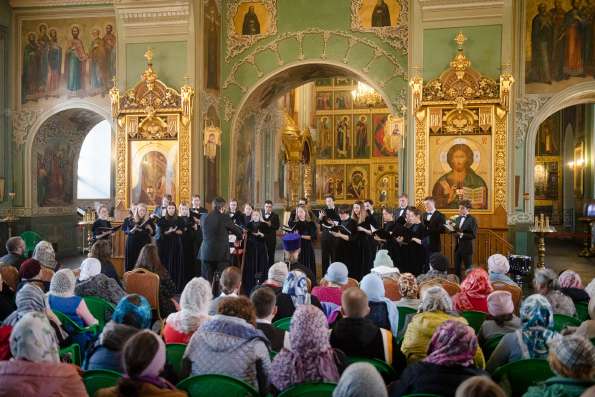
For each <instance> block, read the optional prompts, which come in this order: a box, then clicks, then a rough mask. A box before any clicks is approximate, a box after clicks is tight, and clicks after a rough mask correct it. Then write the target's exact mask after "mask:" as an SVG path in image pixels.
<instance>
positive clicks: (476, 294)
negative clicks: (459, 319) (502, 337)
mask: <svg viewBox="0 0 595 397" xmlns="http://www.w3.org/2000/svg"><path fill="white" fill-rule="evenodd" d="M492 291H493V289H492V285H491V284H490V281H489V279H488V274H487V273H486V271H485V270H483V269H482V268H480V267H476V268H475V269H473V270H471V271H470V272H469V274H467V277H465V279H464V280H463V282H462V283H461V291H460V292H458V293H457V294H456V295H455V296H453V297H452V301H453V303H454V307H455V310H458V311H465V310H475V311H479V312H484V313H487V312H488V295H489V294H490V293H491V292H492Z"/></svg>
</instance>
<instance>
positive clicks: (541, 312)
mask: <svg viewBox="0 0 595 397" xmlns="http://www.w3.org/2000/svg"><path fill="white" fill-rule="evenodd" d="M520 318H521V324H522V325H521V329H520V330H517V331H515V332H512V333H509V334H506V335H504V337H503V338H502V340H501V341H500V343H499V344H498V346H497V347H496V349H495V350H494V352H493V353H492V355H491V356H490V359H489V360H488V364H487V370H488V371H489V372H491V373H493V372H494V371H495V370H496V369H497V368H498V367H500V366H501V365H504V364H506V363H509V362H512V361H518V360H523V359H529V358H546V357H547V355H548V351H549V344H550V343H551V342H553V341H555V340H556V339H558V338H559V337H560V335H559V334H558V333H557V332H555V331H554V313H553V310H552V305H550V303H549V302H548V300H547V299H546V298H545V297H544V296H542V295H539V294H534V295H531V296H529V297H528V298H526V299H525V300H524V301H523V304H522V305H521V311H520Z"/></svg>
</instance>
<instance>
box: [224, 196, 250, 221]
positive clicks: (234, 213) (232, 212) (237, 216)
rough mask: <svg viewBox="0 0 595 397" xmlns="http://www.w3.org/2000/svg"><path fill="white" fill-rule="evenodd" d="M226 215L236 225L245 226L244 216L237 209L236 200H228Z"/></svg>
mask: <svg viewBox="0 0 595 397" xmlns="http://www.w3.org/2000/svg"><path fill="white" fill-rule="evenodd" d="M228 215H229V217H230V218H231V220H232V221H233V223H235V224H236V225H240V226H246V222H244V214H242V211H240V210H239V209H238V200H236V199H231V200H229V211H228Z"/></svg>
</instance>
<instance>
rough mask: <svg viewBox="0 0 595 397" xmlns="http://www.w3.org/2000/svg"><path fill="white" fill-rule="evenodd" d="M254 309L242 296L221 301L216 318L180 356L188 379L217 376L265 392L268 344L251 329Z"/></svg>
mask: <svg viewBox="0 0 595 397" xmlns="http://www.w3.org/2000/svg"><path fill="white" fill-rule="evenodd" d="M255 324H256V315H255V313H254V306H252V303H251V302H250V300H249V299H248V298H246V297H244V296H241V297H237V298H234V297H225V298H223V299H222V300H221V302H219V307H218V309H217V314H216V315H215V316H214V317H213V318H211V319H209V320H207V321H206V322H205V323H203V325H202V326H201V327H200V328H199V329H198V330H197V331H196V332H195V333H194V335H193V336H192V338H191V339H190V343H189V344H188V347H187V348H186V352H185V353H184V358H185V359H187V360H188V361H190V363H191V365H192V371H191V374H192V375H204V374H221V375H227V376H231V377H234V378H236V379H240V380H243V381H244V382H246V383H248V384H250V385H252V386H254V387H255V388H256V389H257V390H259V391H260V392H261V394H263V395H264V394H266V391H267V390H268V378H269V371H270V366H271V361H270V358H269V349H268V344H269V341H268V340H267V338H266V337H265V336H264V334H263V333H262V332H261V331H259V330H257V329H256V328H255Z"/></svg>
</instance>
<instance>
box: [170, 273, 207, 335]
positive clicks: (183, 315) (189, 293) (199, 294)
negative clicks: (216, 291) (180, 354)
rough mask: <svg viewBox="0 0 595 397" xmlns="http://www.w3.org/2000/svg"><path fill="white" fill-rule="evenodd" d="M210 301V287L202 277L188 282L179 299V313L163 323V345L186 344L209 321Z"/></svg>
mask: <svg viewBox="0 0 595 397" xmlns="http://www.w3.org/2000/svg"><path fill="white" fill-rule="evenodd" d="M212 299H213V293H212V292H211V285H210V284H209V282H208V281H207V280H205V279H204V278H202V277H194V278H193V279H192V280H190V281H189V282H188V284H186V286H185V287H184V291H182V296H181V297H180V311H179V312H176V313H172V314H170V315H169V316H168V317H167V320H166V321H165V327H164V328H163V339H165V343H183V344H187V343H188V341H190V338H191V337H192V334H194V331H196V330H197V329H198V327H200V326H201V324H203V323H204V322H205V321H206V320H208V319H209V314H208V311H209V305H210V304H211V300H212Z"/></svg>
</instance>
